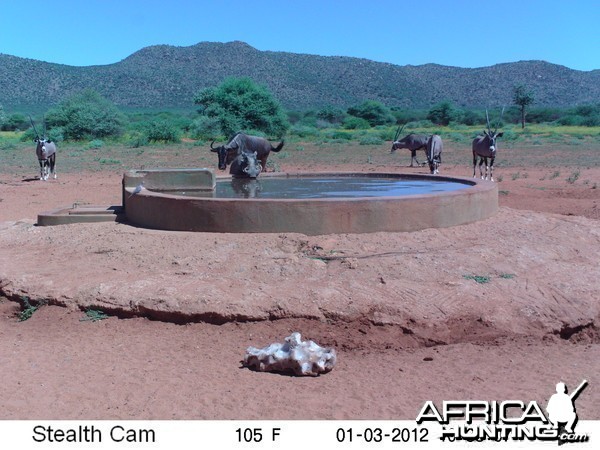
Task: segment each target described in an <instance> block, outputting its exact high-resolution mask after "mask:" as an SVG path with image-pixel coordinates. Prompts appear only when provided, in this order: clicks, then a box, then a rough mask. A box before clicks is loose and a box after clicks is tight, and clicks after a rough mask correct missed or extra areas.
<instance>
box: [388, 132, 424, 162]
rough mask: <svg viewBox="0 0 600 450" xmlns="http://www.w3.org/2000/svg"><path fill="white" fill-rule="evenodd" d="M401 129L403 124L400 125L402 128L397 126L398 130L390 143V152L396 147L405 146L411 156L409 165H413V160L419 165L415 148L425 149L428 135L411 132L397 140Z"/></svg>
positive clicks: (396, 148)
mask: <svg viewBox="0 0 600 450" xmlns="http://www.w3.org/2000/svg"><path fill="white" fill-rule="evenodd" d="M403 129H404V126H402V128H399V129H398V131H396V136H395V137H394V141H393V143H392V150H391V151H390V152H391V153H393V152H395V151H396V150H398V149H401V148H407V149H409V150H410V156H411V159H410V167H414V163H415V162H416V163H417V165H419V166H421V165H422V164H421V163H420V162H419V160H418V159H417V150H421V149H422V150H425V151H427V141H428V140H429V136H427V135H425V134H414V133H411V134H408V135H406V136H404V137H403V138H402V139H400V140H398V136H400V133H401V132H402V130H403Z"/></svg>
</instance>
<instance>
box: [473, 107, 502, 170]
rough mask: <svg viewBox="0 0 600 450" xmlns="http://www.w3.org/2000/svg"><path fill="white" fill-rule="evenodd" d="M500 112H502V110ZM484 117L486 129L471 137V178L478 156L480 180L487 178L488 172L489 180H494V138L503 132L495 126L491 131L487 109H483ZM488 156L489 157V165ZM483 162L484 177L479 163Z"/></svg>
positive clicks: (495, 150) (495, 148)
mask: <svg viewBox="0 0 600 450" xmlns="http://www.w3.org/2000/svg"><path fill="white" fill-rule="evenodd" d="M502 112H503V113H504V110H503V111H502ZM485 117H486V120H487V130H483V136H477V137H476V138H475V139H473V178H475V167H476V166H477V158H478V157H479V176H480V177H481V179H482V180H483V179H485V180H487V179H488V172H489V177H490V180H491V181H494V173H493V172H494V160H495V159H496V152H497V150H498V147H497V146H496V139H497V138H499V137H501V136H502V135H503V134H504V133H502V132H501V133H498V128H497V127H496V129H495V130H494V131H492V127H491V126H490V118H489V116H488V112H487V110H486V111H485ZM488 158H490V163H489V165H488ZM484 162H485V178H484V176H483V173H482V170H481V165H482V164H483V163H484Z"/></svg>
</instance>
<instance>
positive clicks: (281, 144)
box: [271, 140, 285, 152]
mask: <svg viewBox="0 0 600 450" xmlns="http://www.w3.org/2000/svg"><path fill="white" fill-rule="evenodd" d="M283 144H285V141H283V140H282V141H281V142H280V144H279V145H278V146H277V147H273V146H271V151H274V152H278V151H280V150H281V149H282V148H283Z"/></svg>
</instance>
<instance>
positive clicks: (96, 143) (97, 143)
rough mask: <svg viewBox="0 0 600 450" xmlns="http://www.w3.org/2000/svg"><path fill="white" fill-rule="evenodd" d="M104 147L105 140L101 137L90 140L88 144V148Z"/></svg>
mask: <svg viewBox="0 0 600 450" xmlns="http://www.w3.org/2000/svg"><path fill="white" fill-rule="evenodd" d="M102 147H104V141H102V140H101V139H94V140H93V141H90V143H89V144H88V145H87V148H90V149H99V148H102Z"/></svg>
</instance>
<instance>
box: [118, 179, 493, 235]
mask: <svg viewBox="0 0 600 450" xmlns="http://www.w3.org/2000/svg"><path fill="white" fill-rule="evenodd" d="M123 206H124V210H125V216H126V218H127V220H128V221H129V222H131V223H133V224H136V225H139V226H143V227H148V228H155V229H162V230H174V231H204V232H221V233H278V232H297V233H303V234H307V235H318V234H333V233H370V232H377V231H416V230H421V229H425V228H439V227H449V226H454V225H460V224H464V223H470V222H474V221H477V220H481V219H485V218H487V217H490V216H491V215H493V214H494V213H495V212H496V211H497V210H498V189H497V186H496V184H495V183H492V182H488V181H482V180H475V179H468V178H454V177H453V178H451V177H443V176H439V175H438V176H430V175H414V174H398V173H377V174H374V173H369V174H366V173H319V174H306V173H293V174H292V173H286V174H279V173H269V174H262V175H261V176H260V177H259V178H258V179H255V180H250V179H235V178H229V177H227V178H220V179H218V180H216V179H215V177H214V173H213V172H212V170H210V169H166V170H159V169H157V170H150V171H148V170H146V171H130V172H127V173H126V174H125V175H124V177H123Z"/></svg>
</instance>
